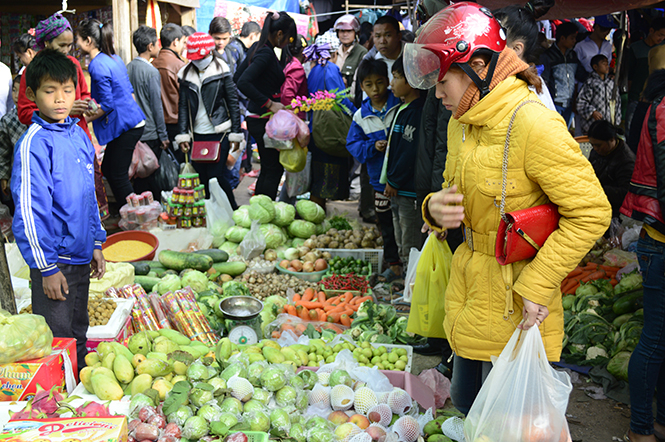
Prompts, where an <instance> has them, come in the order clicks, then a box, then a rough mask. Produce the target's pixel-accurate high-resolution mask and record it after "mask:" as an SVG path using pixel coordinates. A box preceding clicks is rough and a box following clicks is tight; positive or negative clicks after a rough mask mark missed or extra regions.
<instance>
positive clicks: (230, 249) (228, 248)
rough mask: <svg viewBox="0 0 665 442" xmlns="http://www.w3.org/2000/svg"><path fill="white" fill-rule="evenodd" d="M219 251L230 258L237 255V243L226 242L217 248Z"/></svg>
mask: <svg viewBox="0 0 665 442" xmlns="http://www.w3.org/2000/svg"><path fill="white" fill-rule="evenodd" d="M219 250H224V251H225V252H226V253H228V254H229V255H230V256H231V255H237V254H238V243H237V242H233V241H226V242H224V243H223V244H222V245H221V246H219Z"/></svg>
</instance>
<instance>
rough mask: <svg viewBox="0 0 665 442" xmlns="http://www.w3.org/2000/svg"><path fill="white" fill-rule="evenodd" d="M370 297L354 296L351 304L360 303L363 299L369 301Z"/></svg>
mask: <svg viewBox="0 0 665 442" xmlns="http://www.w3.org/2000/svg"><path fill="white" fill-rule="evenodd" d="M371 299H372V297H371V296H358V297H356V298H354V302H353V305H360V304H362V303H363V302H365V301H370V300H371Z"/></svg>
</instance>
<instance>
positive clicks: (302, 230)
mask: <svg viewBox="0 0 665 442" xmlns="http://www.w3.org/2000/svg"><path fill="white" fill-rule="evenodd" d="M299 202H300V201H299ZM289 233H290V234H291V236H295V237H297V238H301V239H307V238H309V237H311V236H312V235H316V225H314V224H313V223H311V222H309V221H304V220H301V219H297V220H295V221H293V222H292V223H291V225H290V226H289ZM294 247H295V246H294Z"/></svg>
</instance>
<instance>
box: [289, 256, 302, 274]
mask: <svg viewBox="0 0 665 442" xmlns="http://www.w3.org/2000/svg"><path fill="white" fill-rule="evenodd" d="M291 267H293V268H294V269H296V272H300V271H302V262H300V261H299V260H297V259H294V260H293V261H291Z"/></svg>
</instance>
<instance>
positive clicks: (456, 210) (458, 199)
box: [427, 186, 464, 229]
mask: <svg viewBox="0 0 665 442" xmlns="http://www.w3.org/2000/svg"><path fill="white" fill-rule="evenodd" d="M463 200H464V195H462V194H460V193H457V186H452V187H451V188H449V189H443V190H440V191H438V192H437V193H435V194H434V195H432V198H430V199H429V201H428V202H427V210H428V211H429V214H430V216H431V217H432V219H433V220H434V222H436V224H437V225H439V226H441V227H443V228H446V229H456V228H457V227H459V226H460V225H461V224H462V221H463V220H464V206H461V205H457V204H461V203H462V201H463Z"/></svg>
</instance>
